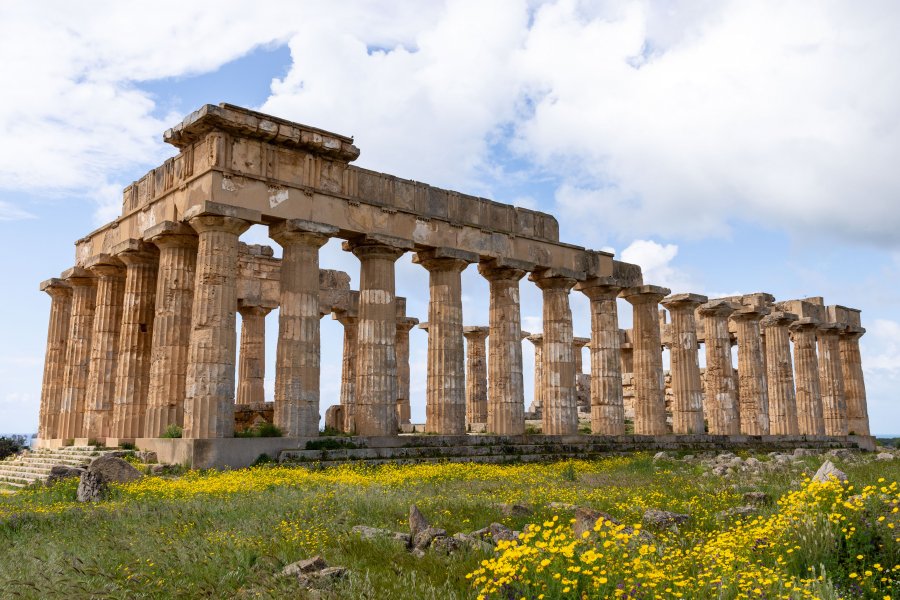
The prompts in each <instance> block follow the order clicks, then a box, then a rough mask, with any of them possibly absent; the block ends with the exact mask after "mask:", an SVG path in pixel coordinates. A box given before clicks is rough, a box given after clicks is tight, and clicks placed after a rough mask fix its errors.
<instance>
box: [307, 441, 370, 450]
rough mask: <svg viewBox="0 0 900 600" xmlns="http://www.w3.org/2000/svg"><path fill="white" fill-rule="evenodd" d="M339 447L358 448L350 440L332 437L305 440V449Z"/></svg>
mask: <svg viewBox="0 0 900 600" xmlns="http://www.w3.org/2000/svg"><path fill="white" fill-rule="evenodd" d="M340 448H358V446H357V445H356V444H354V443H353V442H351V441H350V440H336V439H334V438H322V439H320V440H309V441H308V442H306V449H307V450H338V449H340Z"/></svg>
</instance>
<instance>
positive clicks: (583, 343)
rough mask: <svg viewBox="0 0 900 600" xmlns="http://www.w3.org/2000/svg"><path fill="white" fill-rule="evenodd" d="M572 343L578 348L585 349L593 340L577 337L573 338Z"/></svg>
mask: <svg viewBox="0 0 900 600" xmlns="http://www.w3.org/2000/svg"><path fill="white" fill-rule="evenodd" d="M572 343H573V344H575V347H577V348H584V347H585V346H587V345H588V344H590V343H591V338H589V337H576V338H572Z"/></svg>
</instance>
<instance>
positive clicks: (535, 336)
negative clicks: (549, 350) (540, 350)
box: [525, 333, 544, 346]
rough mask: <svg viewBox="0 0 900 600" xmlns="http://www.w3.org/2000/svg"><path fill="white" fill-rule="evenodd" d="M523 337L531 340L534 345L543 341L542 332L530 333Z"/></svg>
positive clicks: (538, 344)
mask: <svg viewBox="0 0 900 600" xmlns="http://www.w3.org/2000/svg"><path fill="white" fill-rule="evenodd" d="M525 339H527V340H528V341H529V342H531V343H532V344H534V345H535V346H540V345H542V344H543V343H544V334H543V333H532V334H531V335H529V336H528V337H527V338H525Z"/></svg>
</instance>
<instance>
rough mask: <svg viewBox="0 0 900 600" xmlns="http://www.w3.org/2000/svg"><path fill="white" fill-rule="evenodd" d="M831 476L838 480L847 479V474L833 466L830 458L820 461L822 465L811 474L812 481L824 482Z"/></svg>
mask: <svg viewBox="0 0 900 600" xmlns="http://www.w3.org/2000/svg"><path fill="white" fill-rule="evenodd" d="M831 477H834V478H836V479H837V480H838V481H841V482H843V481H847V474H846V473H844V472H843V471H841V470H840V469H838V468H837V467H836V466H834V463H832V462H831V461H830V460H826V461H825V462H823V463H822V466H821V467H819V470H818V471H816V474H815V475H813V481H818V482H824V481H828V480H829V479H831Z"/></svg>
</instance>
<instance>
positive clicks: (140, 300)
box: [109, 240, 159, 443]
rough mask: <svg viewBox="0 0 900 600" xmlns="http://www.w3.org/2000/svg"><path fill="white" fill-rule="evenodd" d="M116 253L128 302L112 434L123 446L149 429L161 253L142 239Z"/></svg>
mask: <svg viewBox="0 0 900 600" xmlns="http://www.w3.org/2000/svg"><path fill="white" fill-rule="evenodd" d="M113 252H114V254H116V256H117V257H118V258H119V259H120V260H121V261H122V262H123V263H125V300H124V303H123V309H122V328H121V332H120V336H119V362H118V365H117V371H116V385H115V393H114V394H113V402H112V404H113V407H112V425H111V427H110V432H109V435H110V437H113V438H116V439H117V440H118V441H119V443H121V441H123V440H128V441H132V440H135V439H137V438H139V437H141V436H143V435H144V429H145V427H146V423H145V421H146V416H147V415H146V413H147V397H148V394H149V391H150V352H151V344H152V338H153V317H154V313H155V311H156V277H157V273H158V271H159V252H158V250H157V249H156V247H155V246H151V245H149V244H145V243H143V242H141V241H140V240H127V241H125V242H122V243H121V244H119V245H118V246H116V247H115V248H113Z"/></svg>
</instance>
